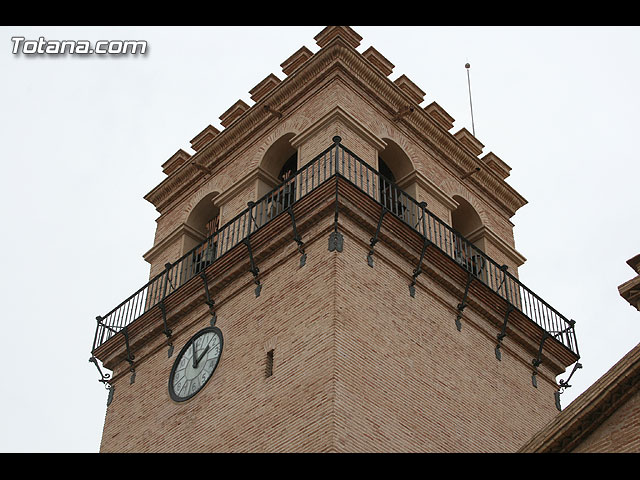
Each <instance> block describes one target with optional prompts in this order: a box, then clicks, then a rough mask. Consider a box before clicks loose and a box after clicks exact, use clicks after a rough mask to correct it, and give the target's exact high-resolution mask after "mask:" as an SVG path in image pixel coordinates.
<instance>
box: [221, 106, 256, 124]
mask: <svg viewBox="0 0 640 480" xmlns="http://www.w3.org/2000/svg"><path fill="white" fill-rule="evenodd" d="M249 108H250V107H249V105H247V104H246V102H245V101H244V100H238V101H237V102H236V103H234V104H233V105H231V106H230V107H229V109H228V110H227V111H225V112H224V113H223V114H222V115H220V124H221V125H222V126H223V127H228V126H230V125H231V124H232V123H233V122H235V121H236V120H237V119H238V118H240V117H241V116H242V115H243V114H244V113H245V112H246V111H247V110H249Z"/></svg>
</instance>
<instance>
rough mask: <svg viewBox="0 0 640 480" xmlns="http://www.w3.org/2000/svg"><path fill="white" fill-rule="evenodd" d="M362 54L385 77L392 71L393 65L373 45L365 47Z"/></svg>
mask: <svg viewBox="0 0 640 480" xmlns="http://www.w3.org/2000/svg"><path fill="white" fill-rule="evenodd" d="M362 56H363V57H364V58H366V59H367V60H369V61H370V62H371V64H372V65H373V66H374V67H376V68H377V69H378V70H380V73H382V74H383V75H384V76H385V77H388V76H389V75H391V74H392V73H393V69H394V68H395V65H394V64H393V63H391V62H390V61H389V60H387V59H386V58H385V57H384V56H383V55H382V54H381V53H380V52H378V50H376V49H375V48H373V47H369V48H367V49H366V50H365V51H364V52H362Z"/></svg>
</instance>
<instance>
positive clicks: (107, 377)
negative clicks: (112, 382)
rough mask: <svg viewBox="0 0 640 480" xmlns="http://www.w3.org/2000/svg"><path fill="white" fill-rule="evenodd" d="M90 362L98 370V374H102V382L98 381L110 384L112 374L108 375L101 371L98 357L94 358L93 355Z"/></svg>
mask: <svg viewBox="0 0 640 480" xmlns="http://www.w3.org/2000/svg"><path fill="white" fill-rule="evenodd" d="M89 362H91V363H93V364H94V365H95V366H96V368H97V369H98V373H99V374H100V380H98V381H99V382H102V383H105V384H108V383H109V378H110V377H111V375H110V374H108V373H103V372H102V370H101V369H100V365H98V359H97V358H96V357H94V356H93V355H92V356H91V358H90V359H89Z"/></svg>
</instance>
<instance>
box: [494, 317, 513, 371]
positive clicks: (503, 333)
mask: <svg viewBox="0 0 640 480" xmlns="http://www.w3.org/2000/svg"><path fill="white" fill-rule="evenodd" d="M514 308H515V307H514V306H513V305H511V304H509V305H508V306H507V313H505V315H504V322H503V324H502V331H501V332H500V333H499V334H498V343H497V344H496V358H497V359H498V360H502V352H501V351H500V346H501V345H502V340H503V339H504V337H506V336H507V322H508V321H509V314H510V313H511V312H512V311H513V309H514Z"/></svg>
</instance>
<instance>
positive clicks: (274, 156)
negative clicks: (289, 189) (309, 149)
mask: <svg viewBox="0 0 640 480" xmlns="http://www.w3.org/2000/svg"><path fill="white" fill-rule="evenodd" d="M293 136H294V134H293V133H287V134H285V135H283V136H281V137H280V138H278V139H277V140H276V141H275V142H273V143H272V144H271V146H270V147H269V148H268V149H267V151H266V152H265V154H264V156H263V157H262V160H261V162H260V167H261V168H262V169H263V170H264V171H265V172H267V173H268V174H270V175H272V176H273V177H274V178H276V179H278V180H279V181H281V180H285V178H284V177H283V176H284V175H286V172H287V171H291V172H290V173H293V172H295V171H296V170H297V169H298V150H297V149H295V148H293V147H292V146H291V139H292V138H293Z"/></svg>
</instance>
